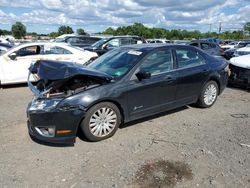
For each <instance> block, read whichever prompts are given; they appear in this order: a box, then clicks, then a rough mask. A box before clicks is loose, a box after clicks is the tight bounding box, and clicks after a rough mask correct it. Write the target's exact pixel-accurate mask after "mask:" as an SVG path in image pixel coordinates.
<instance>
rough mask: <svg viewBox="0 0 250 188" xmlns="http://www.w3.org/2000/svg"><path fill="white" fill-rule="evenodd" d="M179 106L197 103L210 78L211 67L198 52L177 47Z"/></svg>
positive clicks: (177, 95)
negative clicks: (203, 87) (204, 85)
mask: <svg viewBox="0 0 250 188" xmlns="http://www.w3.org/2000/svg"><path fill="white" fill-rule="evenodd" d="M175 54H176V62H177V70H176V74H177V83H178V86H177V91H176V100H177V103H178V106H180V105H184V104H188V103H192V102H195V101H196V100H197V97H198V95H199V94H200V92H201V88H202V86H203V84H204V83H205V81H206V80H207V78H208V75H209V72H210V67H209V65H208V64H207V63H206V60H205V58H204V57H203V55H202V54H201V52H199V51H198V50H196V49H194V48H188V47H181V46H180V47H176V48H175Z"/></svg>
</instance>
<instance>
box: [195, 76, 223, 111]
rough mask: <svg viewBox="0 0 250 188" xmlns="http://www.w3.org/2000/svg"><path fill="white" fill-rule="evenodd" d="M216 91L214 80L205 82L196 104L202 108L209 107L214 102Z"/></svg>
mask: <svg viewBox="0 0 250 188" xmlns="http://www.w3.org/2000/svg"><path fill="white" fill-rule="evenodd" d="M218 93H219V89H218V84H217V83H216V82H215V81H209V82H207V83H206V84H205V85H204V87H203V89H202V92H201V94H200V96H199V99H198V105H199V106H200V107H202V108H208V107H211V106H212V105H213V104H214V103H215V101H216V99H217V96H218Z"/></svg>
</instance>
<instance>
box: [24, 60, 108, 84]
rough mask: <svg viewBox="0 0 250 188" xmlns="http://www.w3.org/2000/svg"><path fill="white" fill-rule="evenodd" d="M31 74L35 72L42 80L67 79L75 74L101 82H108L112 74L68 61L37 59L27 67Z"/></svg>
mask: <svg viewBox="0 0 250 188" xmlns="http://www.w3.org/2000/svg"><path fill="white" fill-rule="evenodd" d="M29 70H30V72H31V73H32V74H37V75H38V76H39V78H40V79H44V80H61V79H69V78H72V77H74V76H77V75H83V76H89V77H92V78H96V79H98V80H100V81H103V82H109V81H111V80H112V79H113V77H112V76H110V75H108V74H106V73H103V72H100V71H97V70H94V69H90V68H88V67H84V66H83V65H78V64H74V63H70V62H62V61H60V62H59V61H51V60H39V61H37V62H36V63H35V64H32V65H31V66H30V67H29Z"/></svg>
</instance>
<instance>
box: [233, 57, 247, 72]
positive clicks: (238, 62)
mask: <svg viewBox="0 0 250 188" xmlns="http://www.w3.org/2000/svg"><path fill="white" fill-rule="evenodd" d="M230 63H231V64H232V65H235V66H238V67H241V68H246V69H250V55H243V56H239V57H233V58H231V59H230Z"/></svg>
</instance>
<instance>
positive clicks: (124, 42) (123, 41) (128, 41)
mask: <svg viewBox="0 0 250 188" xmlns="http://www.w3.org/2000/svg"><path fill="white" fill-rule="evenodd" d="M130 44H131V39H129V38H124V39H121V46H124V45H130Z"/></svg>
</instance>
